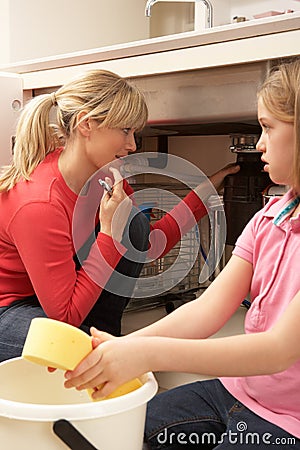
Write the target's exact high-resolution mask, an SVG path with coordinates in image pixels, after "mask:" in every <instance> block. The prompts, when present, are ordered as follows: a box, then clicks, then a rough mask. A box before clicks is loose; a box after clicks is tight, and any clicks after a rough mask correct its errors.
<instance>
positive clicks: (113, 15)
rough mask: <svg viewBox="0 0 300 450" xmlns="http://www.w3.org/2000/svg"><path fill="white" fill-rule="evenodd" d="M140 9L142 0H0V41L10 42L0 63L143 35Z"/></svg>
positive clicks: (146, 32) (145, 21)
mask: <svg viewBox="0 0 300 450" xmlns="http://www.w3.org/2000/svg"><path fill="white" fill-rule="evenodd" d="M8 4H9V11H7V8H8ZM144 10H145V2H144V0H109V1H107V0H84V1H81V0H50V1H49V0H9V1H7V0H0V17H1V16H2V17H1V21H2V22H4V26H3V29H2V26H1V25H2V23H1V22H0V29H1V33H2V35H3V34H6V35H7V36H6V38H5V37H3V36H2V38H3V39H1V40H3V42H5V43H6V42H8V41H9V44H10V53H9V59H8V54H7V49H3V50H2V52H1V53H0V58H1V60H0V64H1V63H2V64H5V63H7V62H16V61H22V60H26V59H35V58H42V57H46V56H52V55H56V54H62V53H69V52H74V51H80V50H87V49H91V48H97V47H102V46H106V45H113V44H118V43H123V42H130V41H134V40H140V39H145V38H147V37H148V36H149V20H148V19H147V18H146V17H145V14H144ZM3 12H4V15H3Z"/></svg>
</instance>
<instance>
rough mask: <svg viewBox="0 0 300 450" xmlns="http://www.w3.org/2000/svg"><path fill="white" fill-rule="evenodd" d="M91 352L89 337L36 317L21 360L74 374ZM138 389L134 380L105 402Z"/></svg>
mask: <svg viewBox="0 0 300 450" xmlns="http://www.w3.org/2000/svg"><path fill="white" fill-rule="evenodd" d="M92 349H93V347H92V338H91V336H89V335H88V334H87V333H85V332H84V331H82V330H80V329H79V328H76V327H73V326H72V325H69V324H67V323H65V322H60V321H58V320H53V319H48V318H46V317H37V318H35V319H32V321H31V324H30V327H29V330H28V334H27V337H26V341H25V344H24V348H23V352H22V357H23V358H24V359H27V360H29V361H32V362H34V363H37V364H40V365H42V366H47V367H54V368H56V369H62V370H74V369H75V367H76V366H77V365H78V364H79V363H80V361H81V360H82V359H83V358H84V357H85V356H87V355H88V354H89V353H90V352H91V351H92ZM141 386H142V383H141V381H140V380H139V379H138V378H136V379H134V380H131V381H129V382H127V383H125V384H123V385H121V386H119V387H118V388H117V389H116V390H115V391H114V392H112V393H111V394H110V395H108V396H107V397H105V399H107V398H114V397H119V396H121V395H125V394H127V393H129V392H131V391H134V390H135V389H138V388H139V387H141ZM88 392H89V394H90V395H91V394H92V392H94V390H93V389H88ZM91 398H92V397H91ZM92 400H94V399H93V398H92ZM101 400H103V398H102V399H101Z"/></svg>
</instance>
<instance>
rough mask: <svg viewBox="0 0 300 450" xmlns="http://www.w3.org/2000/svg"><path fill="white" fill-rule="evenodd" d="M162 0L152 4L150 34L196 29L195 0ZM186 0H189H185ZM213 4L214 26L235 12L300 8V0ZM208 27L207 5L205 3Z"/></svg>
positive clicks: (218, 0) (213, 1)
mask: <svg viewBox="0 0 300 450" xmlns="http://www.w3.org/2000/svg"><path fill="white" fill-rule="evenodd" d="M163 1H164V0H161V2H158V3H156V4H155V5H153V7H152V10H151V19H150V35H151V37H154V36H163V35H166V34H174V33H182V32H186V31H192V30H193V29H194V5H193V3H180V0H178V2H176V1H175V2H172V1H171V2H170V1H169V0H167V1H166V3H163ZM184 1H187V0H184ZM210 2H211V4H212V6H213V23H214V26H220V25H225V24H229V23H232V19H233V17H235V16H245V17H246V19H253V15H254V14H260V13H263V12H266V11H271V10H275V11H285V10H287V9H292V10H294V11H300V2H299V0H210ZM202 11H203V21H201V26H202V28H204V27H205V20H204V19H205V7H204V6H203V7H202Z"/></svg>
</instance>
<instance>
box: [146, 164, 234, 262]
mask: <svg viewBox="0 0 300 450" xmlns="http://www.w3.org/2000/svg"><path fill="white" fill-rule="evenodd" d="M239 169H240V168H239V166H238V165H236V164H228V165H227V166H225V167H223V168H222V169H220V170H219V171H218V172H216V173H215V174H213V175H212V176H210V177H209V182H208V181H203V183H201V184H200V185H199V186H197V187H196V188H195V189H194V190H193V191H191V192H190V193H189V194H188V195H186V196H185V198H184V199H183V200H182V201H181V202H180V203H179V204H178V205H176V206H175V207H174V208H173V209H172V210H171V211H170V212H169V213H167V214H165V215H164V216H163V217H162V218H161V219H160V220H158V221H157V222H155V223H154V224H153V225H151V235H150V244H151V247H150V249H149V257H150V258H153V259H157V258H161V257H163V256H164V255H166V254H167V253H168V252H169V251H170V250H171V249H172V248H173V247H174V246H175V245H176V244H177V242H178V241H179V240H180V239H181V238H182V236H184V235H185V234H186V233H187V232H188V231H189V230H190V229H191V228H192V227H193V226H195V225H196V224H197V222H199V220H200V219H201V218H202V217H204V216H205V215H206V214H207V209H206V206H205V202H206V200H207V198H208V197H209V196H210V195H213V194H215V193H216V190H218V189H220V188H221V187H222V185H223V182H224V178H225V177H226V176H227V175H230V174H234V173H236V172H238V171H239Z"/></svg>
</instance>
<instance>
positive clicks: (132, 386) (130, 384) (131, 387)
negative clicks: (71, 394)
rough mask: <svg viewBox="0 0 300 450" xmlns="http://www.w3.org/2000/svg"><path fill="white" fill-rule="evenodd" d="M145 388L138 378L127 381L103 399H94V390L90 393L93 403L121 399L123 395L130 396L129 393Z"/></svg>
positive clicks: (89, 391)
mask: <svg viewBox="0 0 300 450" xmlns="http://www.w3.org/2000/svg"><path fill="white" fill-rule="evenodd" d="M141 386H143V383H142V382H141V380H139V379H138V378H135V379H133V380H130V381H127V383H124V384H122V385H121V386H119V387H117V389H115V390H114V391H113V392H112V393H111V394H109V395H106V396H105V397H101V398H99V399H94V398H93V397H92V393H93V392H94V389H88V390H87V391H88V393H89V395H90V396H91V398H92V400H93V401H99V400H107V399H109V398H116V397H121V396H122V395H125V394H129V392H132V391H135V390H136V389H138V388H140V387H141Z"/></svg>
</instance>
